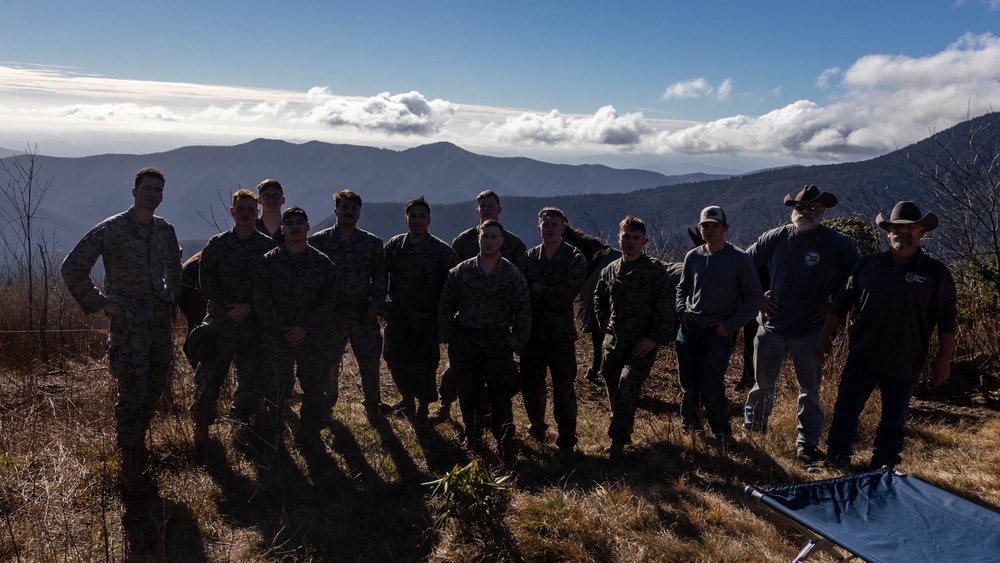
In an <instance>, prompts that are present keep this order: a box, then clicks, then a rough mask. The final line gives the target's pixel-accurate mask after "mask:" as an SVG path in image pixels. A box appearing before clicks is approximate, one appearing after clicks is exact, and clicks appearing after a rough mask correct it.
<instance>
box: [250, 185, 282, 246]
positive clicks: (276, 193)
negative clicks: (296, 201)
mask: <svg viewBox="0 0 1000 563" xmlns="http://www.w3.org/2000/svg"><path fill="white" fill-rule="evenodd" d="M257 197H258V201H259V202H260V208H261V213H260V217H257V222H256V223H255V226H256V227H257V230H258V231H260V232H262V233H264V234H265V235H267V236H269V237H271V238H273V239H274V242H275V243H277V244H278V245H279V246H280V245H281V243H283V242H285V235H284V234H282V232H281V206H282V205H284V204H285V189H284V188H283V187H281V183H279V182H278V181H277V180H274V179H272V178H268V179H267V180H264V181H263V182H261V183H259V184H257Z"/></svg>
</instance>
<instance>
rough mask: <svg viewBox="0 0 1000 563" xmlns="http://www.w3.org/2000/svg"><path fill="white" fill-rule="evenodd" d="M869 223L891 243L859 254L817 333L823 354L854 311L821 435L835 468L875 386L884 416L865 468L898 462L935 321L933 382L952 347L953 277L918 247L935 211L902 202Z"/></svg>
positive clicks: (847, 452)
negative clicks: (833, 398) (825, 432)
mask: <svg viewBox="0 0 1000 563" xmlns="http://www.w3.org/2000/svg"><path fill="white" fill-rule="evenodd" d="M875 222H876V223H878V226H879V227H881V228H883V229H885V230H886V232H887V236H888V239H889V246H890V248H889V250H888V252H882V253H877V254H869V255H867V256H865V257H864V258H862V259H861V261H860V262H859V263H858V266H857V267H856V268H855V269H854V272H853V273H852V274H851V278H850V279H849V280H848V282H847V288H846V289H845V291H844V292H843V293H842V294H841V295H840V297H838V298H837V300H836V302H834V304H833V306H832V307H831V308H830V314H829V315H828V316H827V318H826V324H825V325H824V326H823V331H822V333H820V338H819V345H818V346H819V351H820V353H821V354H824V355H825V354H828V353H829V352H830V349H831V344H830V337H831V336H832V335H833V334H834V332H836V330H837V328H839V327H840V325H841V324H842V323H843V321H844V319H845V318H846V317H847V314H848V312H850V311H851V310H853V311H854V322H853V323H852V324H851V326H850V328H849V329H848V334H849V352H848V355H847V362H846V363H845V364H844V371H843V375H842V376H841V379H840V388H839V389H838V391H837V402H836V403H835V405H834V407H833V423H832V424H831V425H830V432H829V434H828V435H827V439H826V444H827V465H828V466H829V467H832V468H835V469H846V468H847V467H848V466H849V465H850V461H851V453H852V446H853V444H854V438H855V433H856V432H857V429H858V421H859V419H860V417H861V411H862V410H863V409H864V406H865V402H867V401H868V397H869V396H870V395H871V393H872V391H873V390H874V389H875V387H876V386H878V388H879V390H880V392H881V394H882V418H881V420H880V421H879V425H878V429H877V430H876V432H875V443H874V451H873V454H872V458H871V467H873V468H879V467H882V466H889V467H892V466H895V465H897V464H898V463H900V462H901V461H902V458H901V457H900V455H899V454H900V453H901V452H902V451H903V425H904V422H905V418H906V410H907V407H908V406H909V403H910V397H911V396H912V395H913V391H914V389H915V388H916V386H917V382H918V380H920V379H921V372H922V371H923V368H924V363H925V360H926V358H927V352H928V344H929V343H930V338H931V333H932V332H933V330H934V327H935V326H936V327H937V332H938V356H937V358H936V359H935V360H934V362H933V363H932V364H931V369H930V375H929V379H930V382H931V383H940V382H942V381H945V380H946V379H948V376H949V375H950V373H951V356H952V353H953V352H954V350H955V333H956V329H957V327H956V317H957V307H956V297H955V283H954V281H952V278H951V273H949V272H948V269H947V267H945V265H944V264H942V263H941V262H939V261H937V260H934V259H933V258H931V257H929V256H927V255H926V254H925V253H924V251H923V250H922V249H921V248H920V246H919V243H920V239H921V238H922V237H923V236H924V234H925V233H927V232H929V231H933V230H934V229H935V228H937V225H938V218H937V215H935V214H933V213H927V214H926V215H923V216H921V215H920V209H919V208H918V207H917V205H916V204H915V203H913V202H912V201H901V202H899V203H897V204H896V206H895V207H893V208H892V213H890V215H889V218H888V219H883V217H882V214H881V213H879V214H878V216H877V217H876V218H875Z"/></svg>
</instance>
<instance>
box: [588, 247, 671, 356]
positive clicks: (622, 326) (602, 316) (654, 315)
mask: <svg viewBox="0 0 1000 563" xmlns="http://www.w3.org/2000/svg"><path fill="white" fill-rule="evenodd" d="M673 285H674V284H672V283H671V282H670V280H669V274H668V273H667V268H666V267H665V265H664V264H663V263H662V262H660V261H659V260H656V259H653V258H650V257H649V256H646V255H645V254H643V255H642V256H640V257H639V258H638V259H636V260H633V261H630V262H626V261H625V260H624V258H619V259H618V260H615V261H614V262H612V263H610V264H608V265H607V267H605V268H604V269H603V270H602V271H601V277H600V279H599V280H598V281H597V289H596V290H595V291H594V313H595V314H596V315H597V319H598V322H600V323H601V326H607V325H608V321H609V320H610V321H611V325H612V329H611V332H612V333H613V334H614V335H615V336H616V337H617V339H618V340H619V341H622V342H623V343H629V345H631V343H633V342H637V341H638V340H639V339H642V338H649V339H650V340H652V341H654V342H656V343H657V344H667V343H668V342H670V339H671V337H672V336H673V329H674V326H673V324H674V323H673V319H674V308H673V301H674V293H673V291H672V289H673Z"/></svg>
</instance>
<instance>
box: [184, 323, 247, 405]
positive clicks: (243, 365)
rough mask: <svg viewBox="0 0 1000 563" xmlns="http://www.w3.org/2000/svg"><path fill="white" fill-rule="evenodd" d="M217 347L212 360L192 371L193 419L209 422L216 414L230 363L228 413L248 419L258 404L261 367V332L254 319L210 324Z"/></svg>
mask: <svg viewBox="0 0 1000 563" xmlns="http://www.w3.org/2000/svg"><path fill="white" fill-rule="evenodd" d="M212 330H213V332H214V333H215V336H216V342H217V343H218V347H219V356H218V357H217V358H216V359H215V360H214V361H211V362H201V363H199V364H198V367H197V369H195V372H194V387H195V389H194V403H192V404H191V417H192V418H193V419H194V420H195V422H198V423H202V424H212V423H213V422H215V420H216V418H217V417H218V403H219V392H220V390H221V389H222V384H223V383H225V381H226V376H227V375H228V374H229V366H230V364H234V367H235V370H236V383H235V386H234V388H233V400H232V403H230V405H229V414H230V415H232V416H234V417H236V418H238V419H241V420H248V419H249V418H250V417H251V416H252V415H254V414H255V413H256V412H257V410H258V408H259V407H260V391H259V390H258V389H257V382H258V380H259V379H260V371H261V346H262V341H263V333H262V331H261V328H260V324H259V323H257V322H256V321H245V322H243V323H238V324H237V323H233V322H230V321H224V322H223V323H219V324H217V325H215V326H213V327H212Z"/></svg>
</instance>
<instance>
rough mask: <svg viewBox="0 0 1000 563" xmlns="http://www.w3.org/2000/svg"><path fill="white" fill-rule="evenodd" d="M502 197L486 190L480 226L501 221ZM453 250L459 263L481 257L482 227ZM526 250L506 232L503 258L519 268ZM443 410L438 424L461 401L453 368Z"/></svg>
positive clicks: (445, 383)
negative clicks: (480, 236) (480, 234)
mask: <svg viewBox="0 0 1000 563" xmlns="http://www.w3.org/2000/svg"><path fill="white" fill-rule="evenodd" d="M501 211H503V208H502V207H500V196H498V195H497V194H496V192H494V191H493V190H484V191H482V192H479V195H477V196H476V215H478V216H479V224H480V225H481V224H483V223H484V222H486V221H488V220H491V219H492V220H494V221H499V220H500V212H501ZM451 248H452V249H454V251H455V254H457V255H458V261H459V262H461V261H463V260H468V259H469V258H474V257H476V256H477V255H478V254H479V227H478V226H476V227H472V228H470V229H466V230H465V231H462V233H461V234H459V235H458V236H457V237H455V240H453V241H452V242H451ZM526 250H527V247H526V246H525V245H524V243H523V242H521V239H519V238H517V235H515V234H514V233H511V232H509V231H506V230H505V231H504V236H503V246H502V247H500V256H503V257H504V258H506V259H507V260H508V261H509V262H510V263H512V264H515V265H516V264H517V261H518V260H520V259H521V256H523V255H524V253H525V251H526ZM440 389H441V408H440V409H439V410H438V412H437V413H436V414H435V415H434V417H435V418H436V419H438V420H448V418H449V417H450V416H451V404H452V403H454V402H455V401H456V400H457V399H458V381H457V380H456V379H455V377H454V372H453V371H452V370H451V366H450V365H449V366H448V367H446V368H445V370H444V373H442V374H441V388H440Z"/></svg>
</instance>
